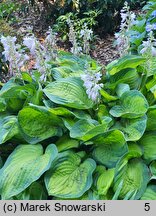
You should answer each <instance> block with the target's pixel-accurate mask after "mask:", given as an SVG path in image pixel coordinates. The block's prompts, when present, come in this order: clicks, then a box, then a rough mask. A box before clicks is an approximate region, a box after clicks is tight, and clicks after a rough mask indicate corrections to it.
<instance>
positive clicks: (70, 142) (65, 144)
mask: <svg viewBox="0 0 156 216" xmlns="http://www.w3.org/2000/svg"><path fill="white" fill-rule="evenodd" d="M56 146H57V148H58V151H59V152H61V151H65V150H69V149H72V148H78V147H79V141H78V140H75V139H71V138H70V137H69V136H68V135H63V136H62V137H61V138H60V139H59V140H57V142H56Z"/></svg>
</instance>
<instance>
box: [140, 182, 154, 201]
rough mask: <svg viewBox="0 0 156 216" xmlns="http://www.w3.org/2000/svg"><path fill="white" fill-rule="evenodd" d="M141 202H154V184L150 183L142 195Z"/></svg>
mask: <svg viewBox="0 0 156 216" xmlns="http://www.w3.org/2000/svg"><path fill="white" fill-rule="evenodd" d="M141 200H156V184H152V183H150V184H149V185H148V186H147V188H146V191H145V193H144V194H143V195H142V197H141Z"/></svg>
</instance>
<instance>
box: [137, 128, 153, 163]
mask: <svg viewBox="0 0 156 216" xmlns="http://www.w3.org/2000/svg"><path fill="white" fill-rule="evenodd" d="M139 143H140V145H141V147H142V148H143V152H144V154H143V158H144V159H145V160H146V162H147V163H150V162H151V161H152V160H156V132H148V133H146V134H145V135H144V136H143V137H142V138H141V139H140V141H139Z"/></svg>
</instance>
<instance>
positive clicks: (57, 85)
mask: <svg viewBox="0 0 156 216" xmlns="http://www.w3.org/2000/svg"><path fill="white" fill-rule="evenodd" d="M44 93H45V94H46V96H47V97H48V98H49V99H50V100H51V101H53V102H54V103H56V104H62V105H64V106H67V107H72V108H76V109H89V108H92V107H93V105H94V104H93V102H92V100H90V99H89V98H88V96H87V94H86V90H85V88H84V87H83V81H82V80H81V79H80V78H77V77H69V78H64V79H59V80H58V81H55V82H52V83H50V84H49V85H47V86H46V88H45V89H44Z"/></svg>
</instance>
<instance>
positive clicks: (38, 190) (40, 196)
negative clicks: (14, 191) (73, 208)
mask: <svg viewBox="0 0 156 216" xmlns="http://www.w3.org/2000/svg"><path fill="white" fill-rule="evenodd" d="M47 198H48V197H47V194H46V192H45V190H44V188H43V186H42V185H41V184H40V183H38V182H33V183H32V184H31V185H30V186H29V187H28V188H26V189H25V190H24V191H23V192H21V193H20V194H18V195H17V196H16V197H15V199H18V200H46V199H47Z"/></svg>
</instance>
